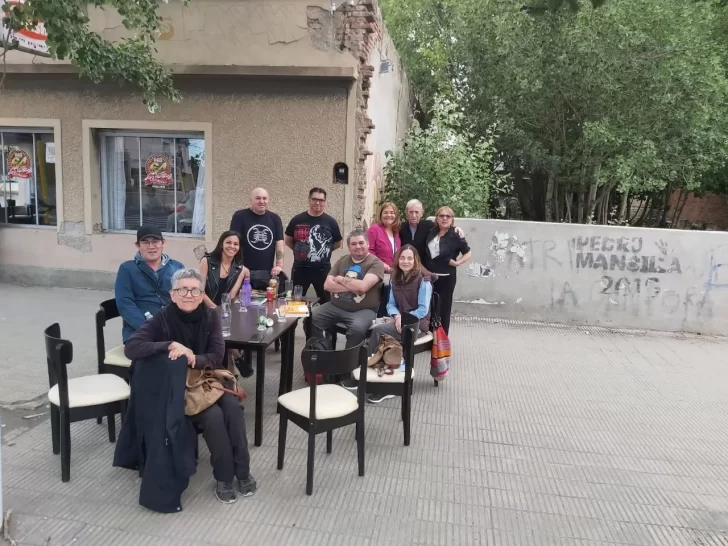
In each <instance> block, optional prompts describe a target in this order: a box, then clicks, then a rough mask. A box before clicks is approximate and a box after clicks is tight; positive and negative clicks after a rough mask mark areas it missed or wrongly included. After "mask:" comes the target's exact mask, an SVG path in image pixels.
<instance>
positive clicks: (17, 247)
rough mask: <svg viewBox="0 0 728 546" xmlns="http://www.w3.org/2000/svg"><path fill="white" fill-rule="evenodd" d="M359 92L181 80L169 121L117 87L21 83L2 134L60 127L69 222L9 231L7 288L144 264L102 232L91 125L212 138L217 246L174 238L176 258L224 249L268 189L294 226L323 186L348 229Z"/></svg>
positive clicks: (47, 80)
mask: <svg viewBox="0 0 728 546" xmlns="http://www.w3.org/2000/svg"><path fill="white" fill-rule="evenodd" d="M348 87H349V84H348V82H346V81H343V80H329V81H320V82H313V81H309V82H306V81H297V82H295V83H292V82H291V81H288V80H276V81H274V82H273V81H260V80H255V81H254V80H251V79H245V78H234V79H226V80H222V79H215V78H211V77H208V78H205V79H204V81H202V82H201V83H196V82H193V81H187V80H184V79H181V80H180V83H179V88H180V90H181V92H182V94H183V96H184V100H183V102H182V103H180V104H164V105H163V108H162V112H161V113H159V114H157V115H152V114H150V113H149V112H148V111H147V109H146V108H145V107H144V105H143V104H142V102H141V100H140V98H139V97H138V96H136V95H134V94H131V93H128V92H124V91H123V90H120V89H119V88H118V87H115V86H95V85H93V84H90V83H86V82H83V81H79V80H77V79H76V77H74V76H71V75H63V76H51V75H45V76H40V75H34V76H20V75H16V74H13V75H11V76H9V77H8V79H7V80H6V82H5V88H4V89H3V91H2V100H0V126H13V125H14V121H13V120H18V119H21V120H22V119H24V118H33V119H35V120H39V123H40V124H41V125H48V126H51V123H52V122H53V123H58V124H59V126H60V133H61V134H60V136H58V135H57V137H56V141H57V142H60V143H61V144H62V150H63V157H62V177H60V178H62V191H61V195H62V203H63V205H62V209H63V210H62V212H61V213H60V216H61V223H60V225H59V226H58V230H57V231H56V230H54V229H49V228H45V229H44V228H30V227H29V228H21V227H2V228H0V255H1V256H2V258H1V259H0V267H2V268H5V270H6V274H5V278H6V279H7V278H8V275H10V274H11V273H7V272H8V271H9V268H11V267H12V270H13V271H12V276H13V277H14V278H16V277H18V276H20V277H23V276H25V277H26V280H30V279H29V278H28V276H31V275H37V276H39V280H40V279H47V278H48V277H49V275H50V276H53V275H56V276H57V275H58V270H60V269H63V270H67V271H66V273H67V274H66V275H65V277H69V275H70V273H72V272H73V271H85V272H114V271H116V269H117V267H118V264H119V263H120V262H121V261H122V260H125V259H128V258H129V257H130V255H132V254H133V238H132V237H130V236H129V235H125V234H113V233H101V232H100V230H99V225H100V217H101V212H100V211H101V209H100V205H101V203H100V191H99V184H98V173H99V166H98V163H93V161H90V160H89V159H88V158H89V157H93V155H94V154H93V147H94V145H95V142H96V140H95V138H94V130H93V129H90V128H89V124H92V125H93V126H95V127H103V126H105V125H108V126H110V127H109V128H116V124H119V123H123V124H126V125H127V126H128V127H135V128H137V129H139V130H151V129H153V128H154V127H159V128H163V129H164V130H171V129H174V128H175V127H178V128H186V129H187V130H189V129H190V126H194V127H197V126H198V125H199V127H200V130H201V131H202V130H203V129H202V128H209V131H208V129H205V135H206V163H207V164H208V166H207V167H206V181H205V184H206V188H209V190H210V198H209V199H208V201H207V205H208V206H207V207H206V209H207V210H206V212H207V218H208V221H207V232H206V237H205V239H200V238H174V241H173V242H172V239H173V238H172V237H170V239H169V240H170V247H171V248H172V249H173V250H174V254H175V256H176V255H180V256H191V255H192V250H193V249H194V248H195V247H197V246H199V245H200V244H208V245H209V244H211V243H212V242H213V241H216V239H217V237H218V236H219V234H220V233H221V232H223V231H224V230H226V229H227V228H228V226H229V222H230V218H231V216H232V214H233V213H234V212H235V211H236V210H237V209H239V208H243V207H245V206H247V203H248V199H249V193H250V190H251V189H253V188H254V187H256V186H265V187H266V188H268V189H269V191H270V194H271V207H272V209H273V210H274V211H276V212H278V213H279V214H280V215H281V217H282V218H283V220H284V222H287V221H288V219H290V218H291V217H292V216H293V215H294V214H296V213H298V212H300V211H302V210H304V209H305V208H306V204H307V196H308V190H309V188H311V187H312V186H323V187H325V188H327V189H328V191H329V200H328V205H327V207H328V212H329V213H330V214H332V215H333V216H335V217H336V218H337V219H338V220H339V221H340V222H342V221H343V218H344V206H345V204H344V199H345V191H346V189H345V187H342V186H333V185H332V183H331V169H332V166H333V165H334V163H336V162H337V161H345V160H346V157H347V155H346V154H347V144H346V143H347V115H348V109H347V100H348V94H349V89H348ZM43 120H46V121H47V123H45V122H43ZM53 120H55V121H53ZM159 124H161V125H159ZM208 137H209V138H208ZM208 184H209V186H208ZM206 198H207V190H206ZM38 268H45V269H48V270H49V271H45V272H43V271H41V270H39V269H38ZM0 277H1V276H0ZM87 277H88V275H86V274H84V275H83V276H82V277H78V278H79V279H86V278H87ZM16 280H17V279H16ZM81 282H86V281H83V280H80V281H77V282H75V283H71V284H76V285H79V286H83V284H79V283H81ZM43 284H46V283H45V282H44V283H43ZM63 285H66V286H67V285H68V283H63Z"/></svg>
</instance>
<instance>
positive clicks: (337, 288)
mask: <svg viewBox="0 0 728 546" xmlns="http://www.w3.org/2000/svg"><path fill="white" fill-rule="evenodd" d="M324 290H326V291H327V292H331V293H332V294H340V293H341V292H351V288H349V287H348V286H344V285H343V284H341V283H339V282H338V281H337V280H336V277H332V276H331V275H327V276H326V281H324Z"/></svg>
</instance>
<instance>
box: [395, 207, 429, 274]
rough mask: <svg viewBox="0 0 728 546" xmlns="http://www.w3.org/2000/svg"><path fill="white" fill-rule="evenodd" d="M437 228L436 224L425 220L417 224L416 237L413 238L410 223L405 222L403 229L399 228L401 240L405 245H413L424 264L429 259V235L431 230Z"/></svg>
mask: <svg viewBox="0 0 728 546" xmlns="http://www.w3.org/2000/svg"><path fill="white" fill-rule="evenodd" d="M434 227H435V222H433V221H432V220H428V219H427V218H423V219H422V220H420V223H419V224H417V230H416V231H415V236H414V237H412V232H411V231H410V226H409V223H407V222H405V223H403V224H402V227H401V228H399V240H400V241H401V242H402V246H404V245H412V246H413V247H415V248H416V249H417V253H418V254H419V255H420V260H421V261H422V262H423V263H424V261H425V259H426V257H427V234H428V233H430V230H431V229H432V228H434Z"/></svg>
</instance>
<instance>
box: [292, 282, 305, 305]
mask: <svg viewBox="0 0 728 546" xmlns="http://www.w3.org/2000/svg"><path fill="white" fill-rule="evenodd" d="M302 299H303V286H301V285H300V284H297V285H296V287H295V288H294V289H293V301H301V300H302Z"/></svg>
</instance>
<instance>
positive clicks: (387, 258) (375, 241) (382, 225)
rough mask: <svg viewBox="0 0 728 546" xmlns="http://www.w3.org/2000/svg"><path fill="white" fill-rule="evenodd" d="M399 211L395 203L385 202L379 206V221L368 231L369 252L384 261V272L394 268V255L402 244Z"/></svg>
mask: <svg viewBox="0 0 728 546" xmlns="http://www.w3.org/2000/svg"><path fill="white" fill-rule="evenodd" d="M399 225H400V223H399V211H398V210H397V205H395V204H394V203H383V204H382V206H381V207H379V214H377V222H376V223H374V224H372V225H371V227H370V228H369V231H367V238H368V239H369V252H370V253H371V254H374V255H375V256H376V257H377V258H379V259H380V260H382V261H383V262H384V272H385V273H389V272H390V270H391V269H392V263H393V260H394V255H395V254H396V253H397V251H398V250H399V247H400V246H402V244H401V242H400V240H399Z"/></svg>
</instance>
